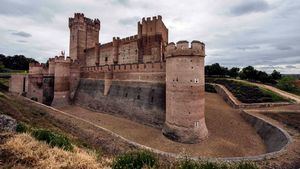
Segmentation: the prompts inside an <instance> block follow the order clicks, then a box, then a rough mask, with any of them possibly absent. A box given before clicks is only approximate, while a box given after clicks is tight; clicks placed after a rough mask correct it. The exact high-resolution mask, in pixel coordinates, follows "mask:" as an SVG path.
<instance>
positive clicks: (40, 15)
mask: <svg viewBox="0 0 300 169" xmlns="http://www.w3.org/2000/svg"><path fill="white" fill-rule="evenodd" d="M60 6H61V5H59V1H57V0H53V1H40V0H32V1H28V2H25V1H11V0H1V5H0V15H6V16H20V17H24V16H29V17H30V18H32V19H34V20H38V21H39V22H41V21H47V22H49V21H51V19H52V18H53V17H54V14H55V13H56V12H58V11H60V10H61V8H60Z"/></svg>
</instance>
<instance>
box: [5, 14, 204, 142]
mask: <svg viewBox="0 0 300 169" xmlns="http://www.w3.org/2000/svg"><path fill="white" fill-rule="evenodd" d="M69 28H70V49H69V55H70V56H69V57H65V56H64V53H62V54H61V56H56V57H54V58H50V59H49V60H48V62H47V63H48V64H47V65H46V64H30V70H29V74H28V75H15V76H12V78H11V80H10V91H11V92H15V93H19V94H23V95H24V96H26V97H28V98H30V99H33V100H36V101H38V102H41V103H44V104H47V105H51V106H55V107H61V106H65V105H69V104H76V105H79V106H82V107H85V108H88V109H93V110H95V111H99V112H105V113H111V114H114V115H116V116H121V117H124V118H128V119H131V120H134V121H137V122H140V123H143V124H147V125H151V126H153V127H157V128H161V129H162V131H163V134H164V135H165V136H167V137H168V138H171V139H173V140H176V141H179V142H184V143H195V142H199V141H201V140H203V139H204V138H205V137H207V133H208V132H207V128H206V124H205V118H204V57H205V45H204V43H202V42H200V41H192V42H191V44H189V43H188V42H187V41H179V42H177V44H174V43H168V29H167V28H166V26H165V25H164V23H163V21H162V17H161V16H157V17H152V18H143V19H142V21H141V22H138V23H137V34H136V35H133V36H130V37H126V38H119V37H114V38H113V39H112V41H111V42H109V43H105V44H100V43H99V31H100V29H101V23H100V21H99V20H98V19H94V20H92V19H89V18H86V17H85V16H84V15H83V14H81V13H75V15H74V17H73V18H69ZM100 39H101V37H100Z"/></svg>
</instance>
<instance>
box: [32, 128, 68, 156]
mask: <svg viewBox="0 0 300 169" xmlns="http://www.w3.org/2000/svg"><path fill="white" fill-rule="evenodd" d="M32 136H33V137H34V138H36V139H37V140H39V141H45V142H46V143H47V144H49V145H50V146H52V147H54V146H55V147H59V148H62V149H64V150H68V151H70V150H73V146H72V144H71V142H70V141H69V139H68V138H67V137H65V136H63V135H61V134H57V133H53V132H51V131H49V130H45V129H36V130H34V131H33V132H32Z"/></svg>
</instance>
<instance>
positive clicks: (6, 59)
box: [0, 54, 38, 70]
mask: <svg viewBox="0 0 300 169" xmlns="http://www.w3.org/2000/svg"><path fill="white" fill-rule="evenodd" d="M0 61H1V62H2V63H3V65H4V66H5V68H9V69H13V70H28V69H29V63H32V62H33V63H38V62H37V61H36V60H34V59H32V58H26V57H25V56H24V55H14V56H5V55H3V54H0Z"/></svg>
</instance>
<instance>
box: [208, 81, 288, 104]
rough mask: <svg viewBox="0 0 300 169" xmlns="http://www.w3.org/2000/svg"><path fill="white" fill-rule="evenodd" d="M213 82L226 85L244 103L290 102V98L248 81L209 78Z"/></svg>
mask: <svg viewBox="0 0 300 169" xmlns="http://www.w3.org/2000/svg"><path fill="white" fill-rule="evenodd" d="M208 81H209V82H211V83H217V84H221V85H223V86H225V87H226V88H227V89H228V90H229V91H230V92H231V93H232V94H233V95H234V96H235V97H236V98H237V99H238V100H240V101H241V102H243V103H266V102H288V101H289V100H287V99H285V98H283V97H281V96H280V95H278V94H276V93H274V92H272V91H270V90H268V89H264V88H260V87H258V86H255V85H252V84H250V83H247V82H240V81H234V80H229V79H209V80H208Z"/></svg>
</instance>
